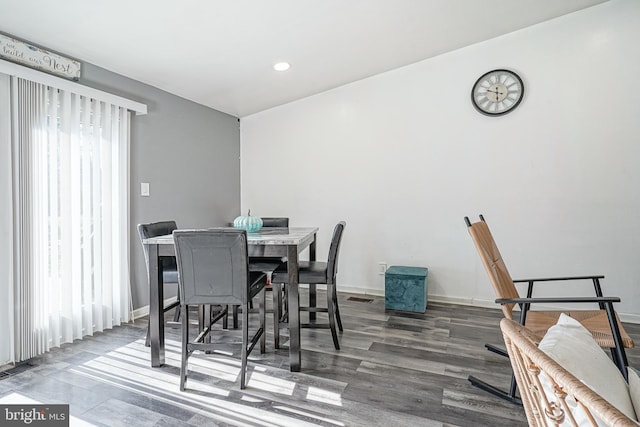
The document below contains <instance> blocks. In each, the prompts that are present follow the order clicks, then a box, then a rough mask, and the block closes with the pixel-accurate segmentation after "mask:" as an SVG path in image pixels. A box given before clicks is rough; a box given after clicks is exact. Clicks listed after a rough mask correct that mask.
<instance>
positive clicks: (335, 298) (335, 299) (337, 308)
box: [332, 285, 344, 332]
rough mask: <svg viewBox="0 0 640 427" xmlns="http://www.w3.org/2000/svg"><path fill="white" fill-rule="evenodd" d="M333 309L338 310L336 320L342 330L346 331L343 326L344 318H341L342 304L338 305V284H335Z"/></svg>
mask: <svg viewBox="0 0 640 427" xmlns="http://www.w3.org/2000/svg"><path fill="white" fill-rule="evenodd" d="M332 287H333V311H335V312H336V322H337V323H338V329H339V330H340V332H344V329H343V328H342V319H341V318H340V306H338V291H337V289H336V288H337V287H336V285H333V286H332Z"/></svg>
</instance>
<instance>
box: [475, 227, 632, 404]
mask: <svg viewBox="0 0 640 427" xmlns="http://www.w3.org/2000/svg"><path fill="white" fill-rule="evenodd" d="M464 220H465V223H466V224H467V230H468V231H469V234H470V235H471V238H472V240H473V242H474V244H475V246H476V249H477V251H478V254H479V255H480V259H481V260H482V263H483V265H484V267H485V270H486V272H487V274H488V275H489V279H490V281H491V284H492V285H493V289H494V291H495V294H496V297H497V299H496V303H497V304H500V306H501V308H502V312H503V314H504V317H505V318H507V319H513V318H514V312H513V310H514V308H515V307H516V306H519V307H520V313H519V321H520V323H521V324H522V325H524V326H526V327H527V328H528V329H530V330H531V331H532V332H533V333H534V334H536V335H538V336H539V337H542V336H543V335H544V334H545V333H546V332H547V330H548V329H549V328H550V327H551V326H553V325H554V324H555V323H556V322H557V321H558V318H559V317H560V315H561V314H562V313H564V314H566V315H568V316H570V317H573V318H574V319H576V320H578V321H579V322H580V323H581V324H582V325H583V326H584V327H585V328H587V329H588V330H589V331H590V332H591V334H592V335H593V337H594V339H595V340H596V342H597V343H598V344H599V345H600V346H601V347H604V348H610V349H611V355H612V358H613V361H614V363H615V364H616V366H617V367H618V369H619V370H620V372H621V373H622V375H623V376H624V377H625V379H626V378H627V368H626V367H627V357H626V353H625V347H626V348H632V347H633V346H634V343H633V340H632V339H631V337H630V336H629V335H628V334H627V332H626V331H625V329H624V327H623V326H622V323H621V322H620V319H619V318H618V316H617V314H616V312H615V311H614V309H613V303H616V302H620V298H618V297H604V296H603V295H602V288H601V286H600V279H602V278H604V276H577V277H553V278H537V279H522V280H513V279H512V278H511V275H510V274H509V271H508V270H507V266H506V264H505V262H504V260H503V259H502V255H501V254H500V251H499V250H498V246H497V245H496V242H495V241H494V239H493V236H492V235H491V231H490V230H489V226H488V225H487V223H486V221H485V219H484V216H482V215H480V220H479V221H477V222H474V223H471V221H469V218H468V217H465V219H464ZM568 281H582V283H585V282H586V283H589V282H591V283H592V284H593V286H594V288H595V296H594V297H584V296H580V297H533V290H534V285H536V289H539V288H541V287H544V284H546V283H550V282H554V283H555V285H556V286H561V284H562V283H567V282H568ZM516 283H527V284H528V288H527V296H526V298H522V297H520V294H519V293H518V289H517V288H516V285H515V284H516ZM556 303H557V304H563V305H565V306H570V305H575V304H585V303H594V304H598V309H594V310H585V309H583V308H580V307H577V308H575V309H570V310H569V309H566V310H547V309H545V310H532V309H531V306H532V305H536V304H537V305H538V306H540V305H543V306H545V305H546V306H549V305H550V304H556ZM515 317H516V319H517V318H518V315H517V314H516V315H515ZM485 347H486V348H487V350H489V351H491V352H494V353H496V354H500V355H502V356H508V354H507V352H506V351H505V350H503V349H501V348H498V347H496V346H493V345H491V344H486V345H485ZM468 379H469V381H470V382H471V384H472V385H474V386H476V387H479V388H481V389H483V390H485V391H487V392H489V393H492V394H494V395H496V396H498V397H501V398H503V399H506V400H509V401H511V402H514V403H521V399H520V398H518V397H517V396H516V379H515V377H514V376H512V377H511V386H510V388H509V391H508V392H507V391H504V390H501V389H499V388H497V387H495V386H493V385H491V384H488V383H486V382H484V381H481V380H480V379H478V378H476V377H474V376H469V378H468Z"/></svg>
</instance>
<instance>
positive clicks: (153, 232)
mask: <svg viewBox="0 0 640 427" xmlns="http://www.w3.org/2000/svg"><path fill="white" fill-rule="evenodd" d="M177 228H178V226H177V225H176V222H175V221H160V222H152V223H149V224H138V237H140V243H141V244H142V241H143V240H144V239H148V238H150V237H158V236H164V235H166V234H171V233H173V230H176V229H177ZM142 250H143V252H144V261H145V263H146V264H147V274H148V273H149V248H147V246H145V245H144V244H142ZM161 261H162V267H163V268H165V269H166V268H173V269H175V268H177V267H176V259H175V257H162V260H161Z"/></svg>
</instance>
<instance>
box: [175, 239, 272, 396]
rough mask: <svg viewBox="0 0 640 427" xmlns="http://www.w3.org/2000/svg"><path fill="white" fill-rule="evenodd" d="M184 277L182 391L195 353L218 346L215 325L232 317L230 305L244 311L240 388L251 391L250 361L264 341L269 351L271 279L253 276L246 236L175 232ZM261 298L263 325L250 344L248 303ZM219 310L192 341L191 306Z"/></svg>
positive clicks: (257, 274) (261, 324)
mask: <svg viewBox="0 0 640 427" xmlns="http://www.w3.org/2000/svg"><path fill="white" fill-rule="evenodd" d="M173 238H174V241H175V246H176V258H177V264H178V272H179V279H180V281H179V288H180V305H181V307H182V316H181V317H182V360H181V365H180V390H181V391H184V389H185V385H186V381H187V376H188V375H187V362H188V358H189V357H190V356H191V355H192V354H193V352H194V351H198V350H200V351H205V352H210V351H212V350H214V349H215V347H216V346H217V345H219V344H212V343H211V342H210V336H211V335H210V334H211V333H212V330H213V324H214V323H215V322H217V321H218V320H220V319H224V318H225V317H226V315H227V307H228V306H229V305H234V306H235V305H239V306H242V350H241V356H240V357H241V370H240V388H241V389H244V388H245V386H246V373H247V357H248V356H249V354H250V353H251V351H252V350H253V348H254V347H255V345H256V344H257V342H258V340H260V353H264V352H265V346H266V342H265V293H264V288H265V286H266V284H267V275H266V274H265V273H262V272H251V271H249V262H248V256H247V232H246V231H245V230H236V229H230V228H214V229H208V230H176V231H174V232H173ZM254 297H258V298H259V312H258V313H259V318H260V326H259V328H258V330H257V331H256V332H255V333H254V334H253V336H252V337H251V339H249V311H250V310H249V301H251V300H252V299H253V298H254ZM194 305H195V306H199V307H202V306H205V305H209V306H220V307H223V309H222V310H220V311H219V312H218V313H217V314H215V315H212V316H211V317H210V318H209V319H208V321H207V323H208V324H205V325H204V328H203V329H202V330H201V331H200V333H199V334H198V335H197V337H196V338H195V340H193V341H190V339H189V310H188V308H189V306H194Z"/></svg>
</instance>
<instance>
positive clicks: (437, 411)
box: [0, 293, 640, 427]
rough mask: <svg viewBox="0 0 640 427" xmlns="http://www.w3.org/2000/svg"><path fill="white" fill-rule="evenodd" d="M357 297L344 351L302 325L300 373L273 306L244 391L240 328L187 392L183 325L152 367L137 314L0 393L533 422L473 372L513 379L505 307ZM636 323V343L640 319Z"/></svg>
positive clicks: (96, 401) (231, 410) (192, 412)
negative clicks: (401, 304)
mask: <svg viewBox="0 0 640 427" xmlns="http://www.w3.org/2000/svg"><path fill="white" fill-rule="evenodd" d="M359 298H362V295H350V294H345V293H341V294H340V309H341V312H342V316H343V322H344V326H345V331H344V333H343V334H342V337H341V344H342V350H340V351H336V350H334V348H333V344H332V341H331V336H330V334H329V331H327V330H313V329H304V330H303V331H302V346H303V349H304V351H303V354H302V372H300V373H291V372H289V369H288V368H289V361H288V353H287V349H286V348H283V349H280V350H277V351H274V348H273V340H272V336H271V325H270V316H268V317H267V322H268V325H269V326H268V332H269V336H268V341H267V353H265V354H264V355H260V354H259V352H258V349H256V350H254V354H253V355H252V357H251V359H250V363H249V368H250V371H249V372H250V373H249V382H248V386H247V389H246V390H243V391H240V389H239V380H238V375H239V365H240V360H239V351H240V344H239V336H240V335H239V331H237V330H229V331H222V330H220V331H218V332H219V333H218V334H217V335H216V337H215V341H216V342H218V343H219V344H220V347H219V348H220V354H217V353H216V354H210V355H200V354H198V355H195V356H193V357H192V358H191V359H190V369H191V371H190V372H191V376H190V379H189V381H188V382H187V388H188V389H187V391H186V392H180V391H179V387H178V382H179V364H180V338H179V329H177V328H176V329H173V328H167V354H166V356H167V364H166V365H165V366H163V367H162V368H155V369H152V368H150V363H149V360H150V359H149V351H148V349H147V348H145V347H144V336H145V331H146V321H145V320H142V321H140V320H139V321H136V322H135V324H129V325H125V326H122V327H117V328H115V329H113V330H110V331H108V332H106V333H101V334H96V335H95V336H93V337H87V338H86V339H84V340H82V341H77V342H75V343H73V344H70V345H64V346H63V347H62V348H59V349H55V350H53V351H51V352H50V353H49V354H47V355H45V356H43V357H40V358H37V359H34V360H31V361H30V362H29V363H28V364H27V365H26V366H24V367H21V368H20V369H14V370H12V371H8V374H7V373H5V374H4V375H3V376H2V379H1V380H0V403H7V402H17V401H26V399H29V400H31V401H37V402H41V403H47V404H53V403H68V404H70V411H71V415H72V416H73V419H72V423H71V425H74V424H83V423H86V425H100V426H127V427H128V426H180V425H187V426H188V425H196V426H227V425H233V426H235V425H247V426H285V425H287V426H304V425H321V426H518V425H526V420H525V416H524V412H523V410H522V408H521V407H519V406H516V405H513V404H510V403H507V402H505V401H502V400H500V399H497V398H495V397H493V396H491V395H489V394H487V393H485V392H483V391H481V390H479V389H476V388H474V387H472V386H471V385H470V384H469V382H468V381H467V376H468V375H470V374H473V375H476V376H478V377H480V378H482V379H487V380H490V381H492V382H494V383H496V384H497V385H500V386H503V387H507V386H508V384H509V379H510V370H509V365H508V360H507V359H506V358H502V357H500V356H497V355H495V354H492V353H489V352H488V351H486V350H485V349H484V344H485V343H493V344H498V345H499V344H501V343H502V337H501V335H500V332H499V328H498V322H499V320H500V318H501V317H502V314H501V312H500V311H499V310H497V309H484V308H478V307H467V306H458V305H451V304H442V303H433V302H430V303H429V305H428V307H427V311H426V312H425V313H424V314H416V313H406V312H397V311H385V310H384V298H381V297H367V298H371V299H372V301H371V302H367V301H364V302H363V301H358V299H359ZM319 301H322V298H320V299H319ZM319 316H320V315H319ZM168 318H169V315H168ZM628 329H629V332H630V333H631V334H632V336H634V338H635V339H636V340H637V341H636V342H640V341H638V338H640V325H629V328H628ZM283 332H284V333H285V334H286V331H283ZM286 344H287V343H286V337H285V346H286ZM638 353H639V352H638V351H637V350H631V351H629V353H628V356H629V360H630V364H631V365H632V366H640V354H638ZM227 355H231V356H232V357H228V356H227ZM21 369H23V370H22V371H21V372H15V371H20V370H21Z"/></svg>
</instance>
